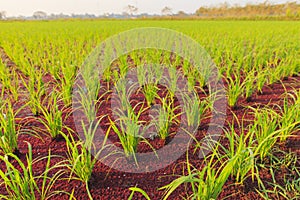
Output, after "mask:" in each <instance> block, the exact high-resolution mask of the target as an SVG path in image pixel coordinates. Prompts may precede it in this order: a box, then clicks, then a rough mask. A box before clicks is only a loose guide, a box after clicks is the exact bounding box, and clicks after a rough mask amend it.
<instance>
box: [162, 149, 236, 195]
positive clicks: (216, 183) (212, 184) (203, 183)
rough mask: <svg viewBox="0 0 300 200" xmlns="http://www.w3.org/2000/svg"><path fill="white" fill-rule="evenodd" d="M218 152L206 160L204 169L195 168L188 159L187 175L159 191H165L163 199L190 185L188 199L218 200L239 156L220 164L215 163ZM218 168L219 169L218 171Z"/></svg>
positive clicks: (214, 152)
mask: <svg viewBox="0 0 300 200" xmlns="http://www.w3.org/2000/svg"><path fill="white" fill-rule="evenodd" d="M216 156H217V153H216V150H214V151H213V152H212V155H210V156H207V157H206V158H205V160H204V167H203V168H202V169H201V170H199V169H197V168H194V167H193V166H192V165H191V164H190V163H189V159H188V157H187V163H186V164H187V175H182V176H180V177H179V178H177V179H175V180H174V181H172V182H171V183H170V184H168V185H165V186H163V187H161V188H159V190H165V194H164V197H163V199H164V200H166V199H168V198H169V197H170V195H171V194H172V193H173V192H174V191H175V190H176V189H177V188H178V187H179V186H181V185H185V186H186V185H187V184H190V186H191V191H187V199H199V200H200V199H201V200H210V199H217V197H218V196H219V194H220V193H221V191H222V188H223V186H224V184H225V182H226V181H227V179H228V177H229V176H230V174H231V172H232V170H233V167H234V166H235V165H236V160H237V156H236V157H233V158H232V159H230V160H226V161H224V160H223V162H222V163H219V164H220V166H218V167H217V166H216V165H217V163H218V162H215V158H216ZM216 168H217V169H216Z"/></svg>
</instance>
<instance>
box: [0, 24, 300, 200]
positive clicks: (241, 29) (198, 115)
mask: <svg viewBox="0 0 300 200" xmlns="http://www.w3.org/2000/svg"><path fill="white" fill-rule="evenodd" d="M153 27H156V28H157V29H154V28H153ZM136 28H144V29H136ZM131 29H135V30H132V31H129V30H131ZM168 30H172V31H168ZM124 31H127V32H124ZM175 31H176V32H177V33H178V34H179V35H181V36H182V34H184V35H186V36H188V37H189V39H186V37H185V36H184V37H183V36H182V37H179V38H180V39H178V38H177V35H176V34H175V33H176V32H175ZM122 32H124V34H122ZM169 33H170V34H171V35H172V34H173V33H174V34H175V35H176V36H172V37H171V36H170V34H169ZM116 34H119V35H117V36H116ZM155 34H157V35H155ZM153 35H154V36H155V37H151V36H153ZM122 38H126V41H125V42H124V43H122V42H123V41H122ZM149 38H150V39H149ZM176 38H177V40H176ZM183 38H185V39H186V40H184V39H183ZM143 39H145V40H143ZM147 39H148V40H147ZM181 39H182V40H181ZM118 41H121V42H120V43H118ZM185 41H188V42H187V43H186V42H185ZM110 42H111V43H110ZM132 42H135V44H132ZM196 43H197V44H198V45H199V46H201V48H202V49H201V50H199V49H196V48H195V49H193V47H194V46H193V45H194V44H196ZM137 44H138V45H140V46H143V47H144V48H133V47H134V46H135V45H137ZM152 44H155V45H157V46H163V45H165V46H168V45H169V46H170V48H169V49H167V48H166V49H164V48H155V47H154V46H152ZM111 45H112V46H111ZM147 45H148V46H147ZM177 45H178V46H177ZM186 47H187V48H186ZM170 49H172V50H174V51H171V50H170ZM105 50H107V51H105ZM198 50H199V51H198ZM203 50H204V51H205V52H203ZM120 52H122V53H120ZM176 52H183V53H182V54H176ZM201 53H202V54H201ZM189 54H191V55H192V56H190V57H184V56H182V55H189ZM96 56H99V57H96ZM201 56H202V57H201ZM206 56H207V57H206ZM0 57H1V60H0V92H1V93H0V198H1V199H26V200H27V199H201V200H202V199H299V198H300V160H299V157H300V151H299V148H300V22H299V21H196V20H170V21H167V20H91V21H89V20H82V21H79V20H61V21H26V22H25V21H24V22H23V21H3V22H1V21H0ZM203 57H205V58H206V60H202V58H203ZM210 59H211V60H210ZM106 61H111V62H107V63H108V64H107V63H106V64H105V62H106ZM199 61H200V63H201V64H199ZM210 61H213V62H214V64H212V63H211V62H210ZM103 63H104V64H103ZM198 64H199V65H198ZM132 74H133V75H132ZM131 76H133V78H131Z"/></svg>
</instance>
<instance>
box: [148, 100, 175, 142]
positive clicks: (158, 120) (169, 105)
mask: <svg viewBox="0 0 300 200" xmlns="http://www.w3.org/2000/svg"><path fill="white" fill-rule="evenodd" d="M161 103H162V105H161V106H160V108H159V109H158V110H156V113H154V116H152V118H153V119H152V121H154V125H155V127H156V131H157V136H159V137H160V138H161V139H162V140H165V139H166V138H167V137H168V136H169V134H170V126H171V124H172V123H173V122H177V121H178V120H177V117H178V116H179V115H180V113H179V114H175V110H176V109H177V108H178V107H175V106H174V102H173V100H170V99H169V98H161Z"/></svg>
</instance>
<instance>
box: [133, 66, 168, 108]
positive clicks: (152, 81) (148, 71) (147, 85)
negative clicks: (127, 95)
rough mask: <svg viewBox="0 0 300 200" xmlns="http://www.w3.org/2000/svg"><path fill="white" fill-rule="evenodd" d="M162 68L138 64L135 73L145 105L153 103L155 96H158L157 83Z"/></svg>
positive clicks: (160, 76)
mask: <svg viewBox="0 0 300 200" xmlns="http://www.w3.org/2000/svg"><path fill="white" fill-rule="evenodd" d="M162 72H163V71H162V69H161V68H160V66H157V65H150V66H146V67H144V66H138V67H137V75H138V81H139V84H140V86H141V87H142V92H143V94H144V96H145V98H146V101H147V105H148V106H151V105H153V104H154V103H155V98H156V97H158V95H157V91H158V87H157V85H158V83H159V81H160V79H161V78H162Z"/></svg>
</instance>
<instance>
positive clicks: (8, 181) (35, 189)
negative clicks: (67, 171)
mask: <svg viewBox="0 0 300 200" xmlns="http://www.w3.org/2000/svg"><path fill="white" fill-rule="evenodd" d="M8 156H9V157H11V158H13V159H14V160H15V161H16V165H17V166H15V164H13V162H12V161H10V160H9V159H8ZM51 158H53V156H52V155H51V154H50V151H49V154H48V156H46V157H43V158H38V159H33V157H32V147H31V145H30V144H29V143H28V154H27V156H26V162H27V163H28V164H27V165H25V164H24V163H23V162H22V161H21V160H20V159H19V158H18V157H17V156H16V155H14V154H11V153H9V154H7V155H6V156H0V160H1V161H2V162H4V163H5V166H6V170H5V171H2V170H0V178H1V179H0V185H5V189H6V192H7V194H8V195H3V194H0V197H1V198H3V199H21V200H27V199H33V200H34V199H41V200H44V199H49V198H51V197H54V196H55V195H57V194H61V193H65V194H68V193H67V192H64V191H59V190H53V187H54V185H55V183H56V182H57V181H58V180H59V179H60V178H61V177H62V175H63V174H64V172H63V171H62V170H58V171H57V172H54V173H52V172H51V171H53V170H54V169H55V168H57V167H58V166H59V163H58V164H57V165H54V166H50V160H51ZM42 160H46V166H45V169H44V171H43V172H42V173H41V174H39V175H36V173H35V172H34V169H33V167H32V166H33V165H34V164H35V163H37V162H41V161H42ZM50 174H52V175H50ZM40 183H41V186H40V187H39V185H40Z"/></svg>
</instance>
